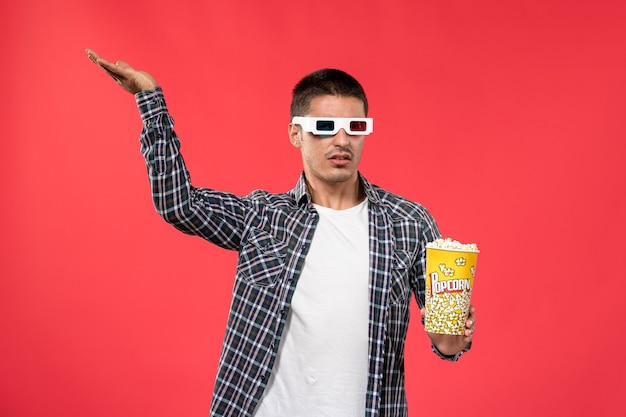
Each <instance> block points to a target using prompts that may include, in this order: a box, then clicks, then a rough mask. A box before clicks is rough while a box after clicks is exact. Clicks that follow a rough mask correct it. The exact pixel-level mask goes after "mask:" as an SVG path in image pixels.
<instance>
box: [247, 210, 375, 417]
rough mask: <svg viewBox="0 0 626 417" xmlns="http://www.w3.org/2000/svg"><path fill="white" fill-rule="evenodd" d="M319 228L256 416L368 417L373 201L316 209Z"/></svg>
mask: <svg viewBox="0 0 626 417" xmlns="http://www.w3.org/2000/svg"><path fill="white" fill-rule="evenodd" d="M315 208H316V209H317V212H318V213H319V216H320V218H319V223H318V224H317V227H316V229H315V234H314V236H313V241H312V243H311V247H310V249H309V252H308V254H307V256H306V260H305V263H304V269H303V271H302V274H301V276H300V278H299V280H298V284H297V286H296V291H295V292H294V295H293V299H292V302H291V308H290V310H289V313H288V316H287V321H286V323H285V330H284V332H283V336H282V341H281V344H280V346H279V350H278V356H277V358H276V361H275V363H274V369H273V372H272V376H271V377H270V379H269V381H268V385H267V388H266V389H265V392H264V395H263V398H262V399H261V402H260V403H259V405H258V407H257V409H256V411H255V417H281V416H288V417H322V416H329V417H362V416H363V415H365V396H366V393H367V376H368V351H367V350H368V331H369V330H368V327H369V324H368V323H369V290H368V289H369V233H368V205H367V199H366V200H365V201H364V202H363V203H361V204H359V205H358V206H355V207H352V208H349V209H347V210H333V209H330V208H327V207H321V206H317V205H316V206H315Z"/></svg>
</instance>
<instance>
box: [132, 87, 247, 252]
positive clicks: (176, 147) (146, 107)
mask: <svg viewBox="0 0 626 417" xmlns="http://www.w3.org/2000/svg"><path fill="white" fill-rule="evenodd" d="M135 100H136V102H137V108H138V110H139V114H140V116H141V121H142V123H143V128H142V131H141V137H140V143H141V153H142V155H143V157H144V158H145V160H146V167H147V170H148V178H149V180H150V186H151V188H152V200H153V203H154V207H155V209H156V211H157V213H158V214H159V215H160V216H161V217H162V218H163V219H164V220H165V221H166V222H168V223H170V224H172V225H173V226H174V227H176V228H177V229H178V230H180V231H182V232H184V233H187V234H191V235H197V236H200V237H202V238H204V239H206V240H208V241H210V242H212V243H215V244H216V245H219V246H221V247H224V248H226V249H232V250H237V249H238V247H239V243H240V238H241V230H242V228H243V227H242V226H243V223H244V212H245V205H246V204H247V203H246V199H245V198H242V197H238V196H235V195H233V194H230V193H225V192H218V191H215V190H211V189H208V188H196V187H194V186H192V183H191V178H190V175H189V172H188V171H187V168H186V167H185V162H184V160H183V157H182V155H181V153H180V140H179V138H178V136H177V135H176V133H175V131H174V119H173V118H172V117H171V116H170V114H169V112H168V109H167V106H166V103H165V97H164V95H163V91H162V89H161V88H160V87H157V88H156V89H154V90H150V91H142V92H140V93H137V94H136V95H135Z"/></svg>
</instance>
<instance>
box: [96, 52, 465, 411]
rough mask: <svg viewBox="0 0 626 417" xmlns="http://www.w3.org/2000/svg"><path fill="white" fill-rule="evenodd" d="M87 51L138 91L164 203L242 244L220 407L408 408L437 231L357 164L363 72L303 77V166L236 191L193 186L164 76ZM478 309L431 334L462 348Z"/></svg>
mask: <svg viewBox="0 0 626 417" xmlns="http://www.w3.org/2000/svg"><path fill="white" fill-rule="evenodd" d="M87 53H88V56H89V58H90V59H91V60H92V61H93V62H95V63H96V64H97V65H99V66H100V67H101V68H103V69H104V70H105V71H106V72H107V73H109V75H111V76H112V77H113V78H114V79H115V81H116V82H117V83H118V84H119V85H120V86H122V87H123V88H124V89H126V90H127V91H129V92H131V93H133V94H135V99H136V101H137V105H138V107H139V111H140V114H141V118H142V120H143V131H142V134H141V144H142V153H143V155H144V157H145V158H146V164H147V167H148V175H149V177H150V182H151V185H152V195H153V200H154V204H155V207H156V209H157V211H158V213H159V214H160V215H161V216H162V217H163V218H164V219H165V220H166V221H167V222H169V223H171V224H172V225H174V226H175V227H176V228H178V229H179V230H181V231H183V232H185V233H189V234H194V235H198V236H200V237H203V238H204V239H206V240H208V241H210V242H212V243H214V244H216V245H219V246H221V247H223V248H226V249H231V250H238V251H239V260H238V265H237V271H236V277H235V285H234V289H233V298H232V303H231V309H230V314H229V319H228V326H227V329H226V335H225V340H224V345H223V349H222V353H221V358H220V364H219V370H218V375H217V378H216V382H215V391H214V395H213V400H212V403H211V412H210V413H211V416H255V417H267V416H273V417H277V416H289V417H302V416H312V417H313V416H315V417H318V416H332V417H343V416H350V417H352V416H359V417H362V416H406V415H407V404H406V395H405V390H404V343H405V340H406V333H407V329H408V324H409V306H410V301H411V293H414V294H415V295H416V297H417V301H418V304H419V306H420V308H423V306H424V270H425V245H426V243H427V242H429V241H432V240H434V239H436V238H438V237H440V234H439V231H438V229H437V226H436V223H435V221H434V220H433V218H432V217H431V216H430V214H429V213H428V212H427V211H426V210H425V209H424V208H423V207H422V206H420V205H419V204H417V203H414V202H411V201H408V200H405V199H403V198H402V197H400V196H397V195H394V194H391V193H389V192H387V191H385V190H383V189H381V188H379V187H377V186H374V185H372V184H370V183H369V182H368V181H367V180H366V179H365V178H364V177H363V176H361V175H360V173H359V172H358V165H359V161H360V158H361V152H362V150H363V144H364V140H365V136H366V135H368V134H369V133H371V132H372V119H371V118H367V98H366V96H365V92H364V91H363V89H362V87H361V85H360V84H359V83H358V82H357V81H356V80H355V79H354V78H353V77H351V76H350V75H348V74H346V73H345V72H342V71H339V70H334V69H323V70H319V71H316V72H313V73H311V74H309V75H307V76H306V77H304V78H303V79H302V80H301V81H300V82H299V83H298V84H297V85H296V87H295V88H294V90H293V100H292V104H291V117H292V122H291V123H289V126H288V131H289V139H290V141H291V143H292V144H293V146H295V147H296V148H299V149H300V151H301V154H302V162H303V167H304V172H303V174H302V175H301V177H300V179H299V180H298V182H297V184H296V186H295V188H294V189H293V190H291V191H289V192H287V193H283V194H271V193H267V192H264V191H255V192H253V193H251V194H250V195H248V196H245V197H238V196H235V195H233V194H230V193H225V192H219V191H215V190H211V189H206V188H196V187H194V186H192V184H191V181H190V178H189V174H188V172H187V170H186V168H185V165H184V162H183V159H182V157H181V155H180V153H179V140H178V137H177V136H176V134H175V133H174V130H173V120H172V118H171V117H170V115H169V113H168V110H167V107H166V105H165V100H164V96H163V92H162V90H161V88H160V87H158V84H157V83H156V81H155V80H154V78H152V77H151V76H150V75H149V74H148V73H146V72H143V71H137V70H135V69H134V68H132V67H131V66H130V65H128V64H127V63H124V62H118V63H116V64H113V63H110V62H108V61H106V60H104V59H102V58H100V57H99V56H98V55H97V54H96V53H95V52H94V51H92V50H87ZM422 314H423V309H422ZM474 322H475V317H474V308H473V307H472V308H471V314H470V317H469V319H468V320H467V322H466V331H465V335H462V336H448V335H438V334H430V337H431V339H432V349H433V351H434V352H435V353H436V354H438V355H439V356H440V357H442V358H444V359H447V360H452V361H455V360H458V358H459V357H460V355H461V354H463V353H464V352H466V351H467V350H468V349H469V348H470V345H471V339H472V334H473V333H474V331H475V327H474Z"/></svg>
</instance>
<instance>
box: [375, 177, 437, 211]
mask: <svg viewBox="0 0 626 417" xmlns="http://www.w3.org/2000/svg"><path fill="white" fill-rule="evenodd" d="M371 190H372V191H373V192H374V193H376V195H377V196H378V198H379V201H380V204H381V206H382V207H383V208H384V209H385V210H386V211H388V212H389V213H390V214H391V215H393V217H396V218H397V217H403V218H404V217H406V218H413V219H421V218H428V219H430V218H431V217H432V216H431V215H430V213H429V212H428V210H427V209H426V208H425V207H424V206H423V205H422V204H420V203H418V202H417V201H413V200H409V199H408V198H406V197H404V196H402V195H400V194H397V193H394V192H391V191H388V190H386V189H384V188H382V187H380V186H378V185H375V184H371Z"/></svg>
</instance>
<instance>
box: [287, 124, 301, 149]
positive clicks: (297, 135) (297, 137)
mask: <svg viewBox="0 0 626 417" xmlns="http://www.w3.org/2000/svg"><path fill="white" fill-rule="evenodd" d="M288 130H289V142H291V144H292V145H293V146H295V147H296V148H300V147H302V129H300V126H299V125H297V124H295V123H289V127H288Z"/></svg>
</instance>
